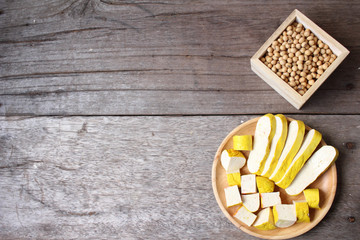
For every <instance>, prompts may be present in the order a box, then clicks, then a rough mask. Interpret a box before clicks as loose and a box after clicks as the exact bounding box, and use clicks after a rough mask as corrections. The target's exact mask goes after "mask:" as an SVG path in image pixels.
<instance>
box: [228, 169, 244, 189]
mask: <svg viewBox="0 0 360 240" xmlns="http://www.w3.org/2000/svg"><path fill="white" fill-rule="evenodd" d="M226 177H227V181H228V184H229V186H235V185H237V186H238V187H241V175H240V170H237V171H236V172H234V173H228V174H226Z"/></svg>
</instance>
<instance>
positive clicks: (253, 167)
mask: <svg viewBox="0 0 360 240" xmlns="http://www.w3.org/2000/svg"><path fill="white" fill-rule="evenodd" d="M275 124H276V123H275V117H274V115H272V114H270V113H268V114H266V115H264V116H262V117H261V118H260V119H259V120H258V122H257V124H256V129H255V136H254V146H253V150H252V151H250V154H249V158H248V160H247V167H248V169H249V171H250V172H251V173H255V174H257V175H260V174H261V173H262V171H263V169H264V165H265V160H266V159H267V157H268V155H269V152H270V144H271V140H272V139H273V137H274V134H275Z"/></svg>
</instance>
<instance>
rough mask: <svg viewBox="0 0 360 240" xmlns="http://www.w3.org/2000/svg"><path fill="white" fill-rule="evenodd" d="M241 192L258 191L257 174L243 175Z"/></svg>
mask: <svg viewBox="0 0 360 240" xmlns="http://www.w3.org/2000/svg"><path fill="white" fill-rule="evenodd" d="M241 193H242V194H247V193H256V175H255V174H247V175H241Z"/></svg>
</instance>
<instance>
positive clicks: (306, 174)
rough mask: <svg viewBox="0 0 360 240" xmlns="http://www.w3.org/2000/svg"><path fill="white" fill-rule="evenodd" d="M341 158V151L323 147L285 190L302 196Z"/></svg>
mask: <svg viewBox="0 0 360 240" xmlns="http://www.w3.org/2000/svg"><path fill="white" fill-rule="evenodd" d="M338 156H339V151H338V150H337V149H336V148H334V147H333V146H329V145H327V146H322V147H321V148H320V149H319V150H317V151H316V152H315V153H314V154H313V155H312V156H311V157H310V159H309V160H308V161H307V162H306V163H305V165H304V166H303V168H302V169H301V170H300V172H299V173H298V174H297V175H296V177H295V179H294V181H292V183H291V184H290V185H289V186H288V187H287V188H286V189H285V191H286V193H287V194H289V195H298V194H300V193H301V192H302V191H303V190H304V189H305V188H306V187H307V186H309V185H310V184H311V183H313V182H314V181H315V180H316V179H317V178H318V177H319V176H320V175H321V174H322V173H324V172H325V171H326V170H327V169H328V168H329V167H330V166H331V164H333V163H334V162H335V161H336V159H337V158H338Z"/></svg>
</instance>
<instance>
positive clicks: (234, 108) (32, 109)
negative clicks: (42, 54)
mask: <svg viewBox="0 0 360 240" xmlns="http://www.w3.org/2000/svg"><path fill="white" fill-rule="evenodd" d="M0 103H1V104H2V106H0V114H1V115H5V116H12V115H176V114H183V115H196V114H204V115H206V114H209V115H214V114H262V113H265V112H284V113H299V112H300V113H349V114H358V113H359V111H360V94H359V91H356V90H344V91H341V90H338V91H322V90H319V92H318V93H315V95H314V96H313V97H312V98H311V99H310V100H309V102H308V103H306V104H305V105H304V107H303V108H302V110H300V111H298V110H297V109H295V108H294V107H293V106H292V105H290V103H288V102H287V101H286V100H285V99H283V98H282V97H281V96H280V95H278V94H274V93H273V91H149V90H143V91H141V90H131V91H90V92H89V91H85V92H61V91H59V92H56V93H41V92H40V93H39V92H35V93H29V94H27V95H2V96H0ZM329 106H331V108H329Z"/></svg>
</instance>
